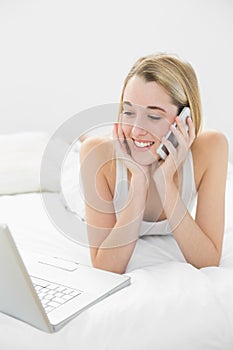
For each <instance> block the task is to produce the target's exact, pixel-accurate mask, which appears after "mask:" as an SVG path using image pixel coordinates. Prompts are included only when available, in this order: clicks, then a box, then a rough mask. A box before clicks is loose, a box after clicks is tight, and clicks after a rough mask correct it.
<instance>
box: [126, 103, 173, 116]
mask: <svg viewBox="0 0 233 350" xmlns="http://www.w3.org/2000/svg"><path fill="white" fill-rule="evenodd" d="M124 104H126V105H128V106H131V107H132V106H133V105H132V103H131V102H129V101H123V105H124ZM146 108H147V109H158V110H160V111H162V112H165V113H166V112H167V111H166V110H165V109H164V108H162V107H159V106H147V107H146Z"/></svg>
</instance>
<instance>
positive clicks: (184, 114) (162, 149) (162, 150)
mask: <svg viewBox="0 0 233 350" xmlns="http://www.w3.org/2000/svg"><path fill="white" fill-rule="evenodd" d="M188 117H190V109H189V107H184V108H183V109H182V111H181V112H180V114H179V115H178V118H179V119H181V120H182V121H183V123H184V124H185V125H186V130H187V129H188V125H187V123H186V119H187V118H188ZM173 125H174V126H175V127H177V124H176V122H174V123H173ZM165 138H166V139H167V140H169V141H171V142H172V144H173V145H174V147H177V146H178V141H177V139H176V137H175V135H174V134H173V133H172V131H171V130H169V131H168V132H167V134H166V135H165ZM156 153H157V154H158V155H159V156H160V157H161V158H162V159H163V160H165V159H166V157H167V156H168V154H169V151H168V149H167V147H166V146H165V145H164V144H163V143H160V145H159V147H158V149H157V151H156Z"/></svg>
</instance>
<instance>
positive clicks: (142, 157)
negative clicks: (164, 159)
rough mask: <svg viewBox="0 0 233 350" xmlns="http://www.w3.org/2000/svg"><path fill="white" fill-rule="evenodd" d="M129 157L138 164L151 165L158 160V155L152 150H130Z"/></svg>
mask: <svg viewBox="0 0 233 350" xmlns="http://www.w3.org/2000/svg"><path fill="white" fill-rule="evenodd" d="M131 157H132V158H133V160H134V161H135V162H136V163H138V164H140V165H151V164H153V163H154V162H158V160H159V155H158V154H153V153H152V152H143V153H142V152H132V153H131Z"/></svg>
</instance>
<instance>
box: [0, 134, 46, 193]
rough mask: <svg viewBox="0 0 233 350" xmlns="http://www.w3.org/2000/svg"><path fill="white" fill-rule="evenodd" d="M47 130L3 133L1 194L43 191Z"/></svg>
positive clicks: (0, 154) (0, 148) (1, 144)
mask: <svg viewBox="0 0 233 350" xmlns="http://www.w3.org/2000/svg"><path fill="white" fill-rule="evenodd" d="M48 140H49V135H48V134H47V133H45V132H28V133H18V134H6V135H0V194H16V193H25V192H37V191H40V165H41V160H42V156H43V152H44V149H45V147H46V145H47V142H48Z"/></svg>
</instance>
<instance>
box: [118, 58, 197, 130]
mask: <svg viewBox="0 0 233 350" xmlns="http://www.w3.org/2000/svg"><path fill="white" fill-rule="evenodd" d="M135 75H137V76H139V77H142V78H144V79H145V81H148V82H149V81H155V82H156V83H158V84H160V85H161V86H162V87H163V88H165V90H166V91H167V92H168V94H169V95H170V97H171V100H172V103H174V104H175V105H176V106H177V107H178V113H179V112H180V111H181V109H182V108H183V107H189V108H190V111H191V116H192V120H193V123H194V125H195V134H196V136H197V135H198V133H199V132H200V131H201V128H202V112H201V100H200V93H199V87H198V80H197V77H196V74H195V72H194V69H193V68H192V66H191V65H190V64H189V63H188V62H185V61H182V60H181V59H180V58H178V57H176V56H174V55H168V54H155V55H149V56H146V57H142V58H140V59H138V60H137V61H136V63H135V64H134V65H133V67H132V68H131V70H130V72H129V74H128V75H127V76H126V78H125V81H124V85H123V89H122V94H121V100H120V111H119V113H121V111H122V102H123V97H124V91H125V88H126V85H127V83H128V81H129V80H130V79H131V78H132V77H133V76H135Z"/></svg>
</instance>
